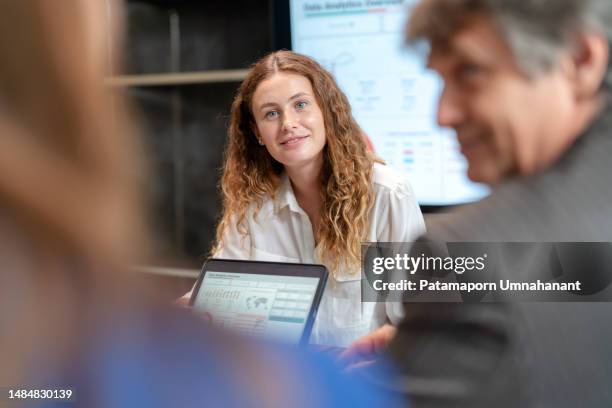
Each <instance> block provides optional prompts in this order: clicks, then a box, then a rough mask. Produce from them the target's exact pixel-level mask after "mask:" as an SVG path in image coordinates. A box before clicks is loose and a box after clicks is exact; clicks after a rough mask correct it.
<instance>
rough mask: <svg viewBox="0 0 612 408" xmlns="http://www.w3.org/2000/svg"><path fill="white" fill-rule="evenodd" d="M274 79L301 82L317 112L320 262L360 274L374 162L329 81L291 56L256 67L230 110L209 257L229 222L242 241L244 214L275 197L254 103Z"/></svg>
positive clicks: (276, 168) (273, 167)
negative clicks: (286, 76) (281, 76)
mask: <svg viewBox="0 0 612 408" xmlns="http://www.w3.org/2000/svg"><path fill="white" fill-rule="evenodd" d="M277 72H289V73H294V74H298V75H302V76H304V77H306V78H307V79H308V80H309V81H310V83H311V85H312V88H313V90H314V94H315V98H316V100H317V103H318V104H319V106H320V108H321V111H322V112H323V119H324V123H325V132H326V139H327V143H326V145H325V147H324V150H323V162H324V164H323V170H322V172H321V197H322V199H323V204H322V206H321V222H320V226H319V228H318V231H315V237H316V240H317V242H318V243H319V247H320V249H321V250H320V252H319V257H320V259H321V261H324V262H325V263H327V264H328V265H330V266H331V269H332V272H335V271H337V269H338V268H339V267H340V266H341V265H344V266H348V267H354V266H359V264H360V259H361V242H362V241H363V240H364V239H365V238H366V231H367V227H368V226H369V212H370V209H371V205H372V182H371V178H372V168H373V164H374V162H375V161H376V158H375V157H374V156H373V154H371V153H370V152H369V151H368V147H367V144H366V141H365V137H364V134H363V132H362V130H361V129H360V127H359V125H358V124H357V122H356V121H355V119H354V118H353V116H352V113H351V107H350V104H349V102H348V99H347V98H346V96H345V95H344V93H342V91H341V90H340V88H339V87H338V85H337V84H336V82H335V81H334V79H333V77H332V76H331V74H330V73H329V72H328V71H326V70H325V69H324V68H323V67H321V66H320V65H319V64H318V63H317V62H316V61H314V60H312V59H311V58H309V57H306V56H304V55H300V54H297V53H294V52H291V51H277V52H273V53H271V54H269V55H267V56H265V57H264V58H262V59H261V60H259V61H258V62H257V63H255V64H254V65H253V66H252V67H251V69H250V71H249V73H248V75H247V77H246V79H245V80H244V81H243V82H242V84H241V86H240V88H239V89H238V93H237V95H236V97H235V99H234V102H233V104H232V109H231V120H230V126H229V134H228V137H229V140H228V145H227V148H226V151H225V165H224V168H223V175H222V178H221V192H222V197H223V208H224V210H223V215H222V217H221V221H220V222H219V225H218V227H217V244H216V247H215V249H214V250H213V253H214V252H216V250H218V249H220V247H221V246H222V245H223V234H224V231H225V229H226V227H227V225H228V224H229V223H230V222H232V221H231V220H234V221H235V222H237V227H238V231H240V232H241V233H242V234H244V235H246V234H247V231H246V227H245V224H244V220H245V217H246V216H247V211H248V209H249V207H250V206H251V205H252V204H253V203H255V205H256V211H257V210H259V209H260V208H261V205H262V204H263V201H264V199H265V198H266V197H271V198H273V197H274V196H275V192H276V189H277V187H278V183H279V176H280V174H281V173H282V172H283V165H282V164H281V163H279V162H278V161H276V160H274V159H273V158H272V156H271V155H270V154H269V153H268V151H267V150H266V148H265V146H261V145H259V143H258V141H257V137H256V135H255V133H254V131H253V128H254V126H255V119H254V117H253V114H252V101H253V94H254V93H255V90H256V89H257V87H258V86H259V84H260V83H261V82H262V81H264V80H265V79H267V78H269V77H270V76H272V75H274V74H275V73H277ZM256 213H257V212H256Z"/></svg>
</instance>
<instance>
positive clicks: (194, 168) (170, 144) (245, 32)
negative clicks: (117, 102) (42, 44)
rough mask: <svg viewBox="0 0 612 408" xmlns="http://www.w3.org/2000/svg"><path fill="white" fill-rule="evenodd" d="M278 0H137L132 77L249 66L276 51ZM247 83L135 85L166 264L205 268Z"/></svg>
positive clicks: (130, 43) (132, 5)
mask: <svg viewBox="0 0 612 408" xmlns="http://www.w3.org/2000/svg"><path fill="white" fill-rule="evenodd" d="M270 24H271V22H270V7H269V2H268V1H266V0H259V1H257V0H252V1H220V0H216V1H196V0H194V1H187V0H182V1H176V0H175V1H169V0H168V1H159V0H158V1H152V0H151V1H130V2H129V3H128V39H127V44H126V45H127V56H126V60H127V67H128V73H130V74H134V75H136V74H150V73H168V72H190V71H204V70H216V69H239V68H247V67H248V66H249V65H250V64H251V63H253V62H254V61H255V60H257V59H258V58H259V57H261V56H263V55H264V54H266V53H267V52H269V51H270V49H271V45H270V44H271V38H270V31H271V30H270ZM238 85H239V84H238V83H236V82H231V83H210V84H190V85H181V86H147V87H132V88H130V90H129V94H130V95H131V97H132V98H133V101H134V102H135V105H136V107H137V108H139V110H140V114H141V123H142V124H143V128H144V139H145V144H146V148H147V151H148V153H149V158H150V166H151V169H152V171H153V173H152V174H151V175H150V177H149V182H148V183H147V185H148V192H149V198H150V205H151V209H152V213H153V224H154V230H155V238H156V239H155V248H154V251H155V254H154V256H155V257H156V258H157V259H158V263H160V264H176V259H180V258H183V259H185V258H186V259H187V262H186V263H187V265H190V266H196V265H198V264H199V263H200V262H201V260H202V259H203V257H204V256H205V255H206V254H207V252H208V250H209V249H210V245H211V243H212V240H213V237H214V227H215V223H216V221H217V218H218V216H219V211H220V204H219V196H218V191H217V183H218V178H219V170H220V167H221V160H222V152H223V148H224V145H225V140H226V126H227V122H228V116H229V108H230V104H231V101H232V99H233V95H234V93H235V90H236V88H237V87H238Z"/></svg>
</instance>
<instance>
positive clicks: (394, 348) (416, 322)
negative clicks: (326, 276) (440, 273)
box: [390, 104, 612, 407]
mask: <svg viewBox="0 0 612 408" xmlns="http://www.w3.org/2000/svg"><path fill="white" fill-rule="evenodd" d="M424 239H425V240H433V241H437V242H447V241H466V242H470V241H472V242H510V241H513V242H516V241H519V242H552V241H555V242H560V241H605V242H612V107H611V106H610V104H608V107H607V108H605V109H604V110H603V112H602V113H601V114H600V115H599V117H598V118H597V119H596V120H595V121H594V123H593V124H592V125H591V127H590V128H589V129H588V130H587V131H585V132H584V134H583V135H581V136H580V137H579V138H578V139H577V141H576V142H575V144H574V145H573V146H572V147H571V149H570V150H569V151H568V152H567V153H566V154H565V155H564V156H563V157H562V158H561V159H560V160H559V161H558V162H557V163H556V164H555V165H554V166H553V167H551V168H549V169H547V170H546V171H543V172H541V173H539V174H538V175H535V176H532V177H528V178H517V179H513V180H510V181H508V182H506V183H505V184H503V185H501V186H499V187H498V188H496V189H495V190H494V192H493V193H492V194H491V195H490V196H489V197H488V198H486V199H485V200H483V201H481V202H479V203H476V204H472V205H468V206H465V207H463V208H460V209H458V210H457V211H456V212H454V213H453V214H451V215H449V216H444V217H442V218H441V219H439V220H436V221H434V222H432V223H430V224H429V225H428V233H427V236H426V237H424ZM524 255H525V254H521V253H518V254H514V255H513V256H515V258H516V260H517V263H519V264H520V261H521V257H524ZM610 268H612V265H611V266H610ZM584 273H589V271H584ZM607 273H611V272H610V270H608V271H607ZM405 311H406V318H405V320H404V321H403V322H402V323H401V325H400V326H399V330H398V335H397V336H396V338H395V340H394V342H393V344H392V345H391V348H390V352H391V355H392V358H393V359H394V360H395V361H396V362H397V363H398V365H399V367H400V372H401V376H400V378H398V382H397V384H394V387H396V388H399V389H400V390H402V391H403V392H406V393H408V395H409V397H410V398H411V400H412V406H416V407H429V406H431V407H434V406H435V407H438V406H470V407H473V406H483V407H484V406H487V407H498V406H509V407H515V406H520V407H526V406H527V407H548V406H551V407H603V406H606V407H612V303H607V302H600V303H495V304H491V303H488V304H482V303H480V304H466V303H447V304H440V303H435V304H434V303H407V304H406V307H405Z"/></svg>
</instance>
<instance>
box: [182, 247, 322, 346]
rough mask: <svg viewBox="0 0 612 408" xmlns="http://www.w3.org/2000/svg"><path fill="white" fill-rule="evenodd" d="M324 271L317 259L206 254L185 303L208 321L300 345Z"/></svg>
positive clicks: (311, 319)
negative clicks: (307, 261)
mask: <svg viewBox="0 0 612 408" xmlns="http://www.w3.org/2000/svg"><path fill="white" fill-rule="evenodd" d="M327 277H328V271H327V269H326V268H325V266H323V265H314V264H297V263H281V262H261V261H238V260H229V259H210V260H209V261H207V262H206V263H204V266H203V267H202V273H201V274H200V277H199V279H198V281H197V283H196V285H195V287H194V290H193V292H192V295H191V299H190V305H191V306H192V307H193V308H194V309H195V310H199V311H201V312H202V314H203V316H204V317H205V319H207V320H208V321H210V322H211V323H212V324H213V325H214V326H217V327H222V328H227V329H230V330H235V331H239V332H242V333H245V334H249V335H255V336H260V337H264V338H269V339H273V340H279V341H283V342H287V343H290V344H296V345H298V344H299V345H306V344H308V339H309V338H310V331H311V330H312V325H313V323H314V319H315V317H316V315H317V310H318V307H319V303H320V302H321V296H322V295H323V290H324V288H325V284H326V282H327Z"/></svg>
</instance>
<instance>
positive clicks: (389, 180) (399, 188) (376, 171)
mask: <svg viewBox="0 0 612 408" xmlns="http://www.w3.org/2000/svg"><path fill="white" fill-rule="evenodd" d="M372 185H373V187H374V191H375V192H377V193H379V192H380V193H384V192H387V193H389V192H390V193H401V194H409V195H414V193H413V191H412V187H411V186H410V182H409V181H408V178H407V177H406V176H405V175H404V174H402V173H400V172H399V171H397V170H395V169H394V168H392V167H389V166H387V165H385V164H382V163H374V166H373V169H372Z"/></svg>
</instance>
